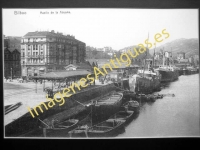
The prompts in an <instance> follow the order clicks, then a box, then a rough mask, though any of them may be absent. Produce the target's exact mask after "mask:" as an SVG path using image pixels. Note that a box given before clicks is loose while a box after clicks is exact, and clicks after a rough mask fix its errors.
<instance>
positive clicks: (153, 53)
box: [152, 45, 156, 68]
mask: <svg viewBox="0 0 200 150" xmlns="http://www.w3.org/2000/svg"><path fill="white" fill-rule="evenodd" d="M155 50H156V45H155V48H154V53H153V66H152V68H154V67H155V60H154V57H155Z"/></svg>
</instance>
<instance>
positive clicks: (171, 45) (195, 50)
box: [150, 38, 199, 58]
mask: <svg viewBox="0 0 200 150" xmlns="http://www.w3.org/2000/svg"><path fill="white" fill-rule="evenodd" d="M163 47H164V51H170V52H171V51H172V55H173V57H175V56H177V53H178V52H185V54H186V58H188V57H190V56H193V55H199V40H198V39H197V38H192V39H184V38H181V39H177V40H174V41H172V42H168V43H166V44H164V45H161V46H159V47H157V48H156V52H159V51H160V49H163ZM153 52H154V51H153V49H150V54H153Z"/></svg>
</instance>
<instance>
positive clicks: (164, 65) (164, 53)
mask: <svg viewBox="0 0 200 150" xmlns="http://www.w3.org/2000/svg"><path fill="white" fill-rule="evenodd" d="M163 66H165V53H164V47H163Z"/></svg>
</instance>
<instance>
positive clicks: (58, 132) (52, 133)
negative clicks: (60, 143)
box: [43, 120, 78, 137]
mask: <svg viewBox="0 0 200 150" xmlns="http://www.w3.org/2000/svg"><path fill="white" fill-rule="evenodd" d="M77 126H78V120H75V121H73V122H70V123H69V122H66V121H65V122H63V123H60V124H59V125H56V126H55V127H54V128H52V129H51V128H43V135H44V137H66V136H67V133H68V132H69V131H71V130H73V129H74V128H76V127H77Z"/></svg>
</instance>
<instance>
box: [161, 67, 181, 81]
mask: <svg viewBox="0 0 200 150" xmlns="http://www.w3.org/2000/svg"><path fill="white" fill-rule="evenodd" d="M158 71H159V73H160V74H161V82H172V81H175V80H177V79H178V77H179V71H178V70H174V71H171V70H167V69H160V68H159V69H158Z"/></svg>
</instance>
